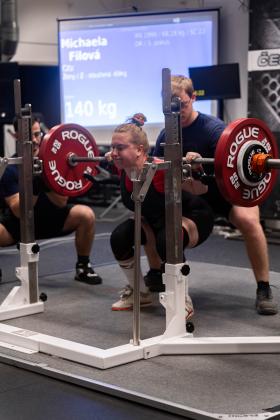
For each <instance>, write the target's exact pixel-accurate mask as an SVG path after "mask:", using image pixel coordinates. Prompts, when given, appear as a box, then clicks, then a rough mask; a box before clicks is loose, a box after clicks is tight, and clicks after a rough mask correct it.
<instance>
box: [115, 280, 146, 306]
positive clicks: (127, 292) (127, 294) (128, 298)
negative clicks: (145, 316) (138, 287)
mask: <svg viewBox="0 0 280 420" xmlns="http://www.w3.org/2000/svg"><path fill="white" fill-rule="evenodd" d="M151 304H152V295H151V293H143V292H140V306H141V307H142V306H148V305H151ZM131 309H133V289H132V288H131V287H130V286H129V285H127V286H125V288H124V289H123V290H122V291H121V292H120V299H119V300H118V301H117V302H115V303H113V305H112V311H129V310H131Z"/></svg>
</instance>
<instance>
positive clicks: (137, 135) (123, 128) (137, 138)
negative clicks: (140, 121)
mask: <svg viewBox="0 0 280 420" xmlns="http://www.w3.org/2000/svg"><path fill="white" fill-rule="evenodd" d="M114 133H129V134H130V137H131V140H130V143H132V144H135V145H136V146H141V145H142V146H143V150H144V152H145V153H148V151H149V147H150V146H149V141H148V137H147V134H146V132H145V131H144V130H142V128H141V127H138V126H137V125H135V124H121V125H118V126H117V127H116V128H115V130H114Z"/></svg>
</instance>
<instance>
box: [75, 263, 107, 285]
mask: <svg viewBox="0 0 280 420" xmlns="http://www.w3.org/2000/svg"><path fill="white" fill-rule="evenodd" d="M75 280H77V281H80V282H82V283H87V284H101V283H102V278H101V277H100V276H99V275H98V274H96V273H95V272H94V270H93V268H92V266H91V264H90V263H88V264H86V265H84V264H77V265H76V276H75Z"/></svg>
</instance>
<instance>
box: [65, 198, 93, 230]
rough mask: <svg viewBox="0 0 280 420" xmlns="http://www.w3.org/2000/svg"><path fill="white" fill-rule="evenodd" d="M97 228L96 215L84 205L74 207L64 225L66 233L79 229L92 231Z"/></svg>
mask: <svg viewBox="0 0 280 420" xmlns="http://www.w3.org/2000/svg"><path fill="white" fill-rule="evenodd" d="M94 226H95V214H94V212H93V210H92V209H91V208H90V207H88V206H84V205H82V204H76V205H75V206H73V207H72V208H71V210H70V212H69V214H68V217H67V219H66V222H65V224H64V228H63V230H64V231H71V230H76V229H78V228H81V227H82V228H85V229H87V230H88V231H91V230H92V229H93V228H94Z"/></svg>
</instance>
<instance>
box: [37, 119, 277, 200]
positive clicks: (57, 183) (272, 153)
mask: <svg viewBox="0 0 280 420" xmlns="http://www.w3.org/2000/svg"><path fill="white" fill-rule="evenodd" d="M276 157H278V148H277V143H276V140H275V138H274V136H273V134H272V133H271V131H270V130H269V128H268V127H267V126H266V125H265V123H264V122H263V121H261V120H258V119H255V118H242V119H238V120H236V121H233V122H232V123H230V124H229V125H228V126H227V127H226V128H225V130H224V131H223V133H222V135H221V137H220V139H219V141H218V143H217V147H216V153H215V157H214V158H205V157H202V158H198V159H195V160H193V161H192V162H191V163H201V164H213V165H214V169H215V177H216V182H217V185H218V187H219V189H220V191H221V194H222V195H223V196H224V197H225V199H226V200H228V201H229V202H230V203H232V204H235V205H240V206H246V207H251V206H255V205H259V204H261V203H262V202H264V201H265V200H266V198H267V197H268V196H269V194H270V193H271V190H272V189H273V187H274V185H275V182H276V179H277V173H276V171H275V170H274V169H279V168H280V160H279V159H277V158H276ZM39 158H40V159H42V162H43V174H44V179H45V182H46V183H47V184H48V186H49V187H50V188H51V189H52V190H54V191H56V192H57V193H58V194H61V195H67V196H72V197H73V196H77V195H81V194H84V193H85V192H86V191H88V189H89V188H90V187H91V185H92V182H91V181H90V178H92V177H93V176H94V175H96V174H97V173H98V169H97V165H98V163H100V161H105V160H106V158H105V157H100V156H99V151H98V147H97V145H96V141H95V139H94V137H93V136H92V135H91V133H90V132H89V131H88V130H86V129H85V128H84V127H81V126H80V125H77V124H62V125H58V126H55V127H53V128H52V129H51V130H50V131H49V133H48V134H47V135H46V136H45V137H44V139H43V140H42V144H41V147H40V154H39ZM184 160H185V159H184Z"/></svg>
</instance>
